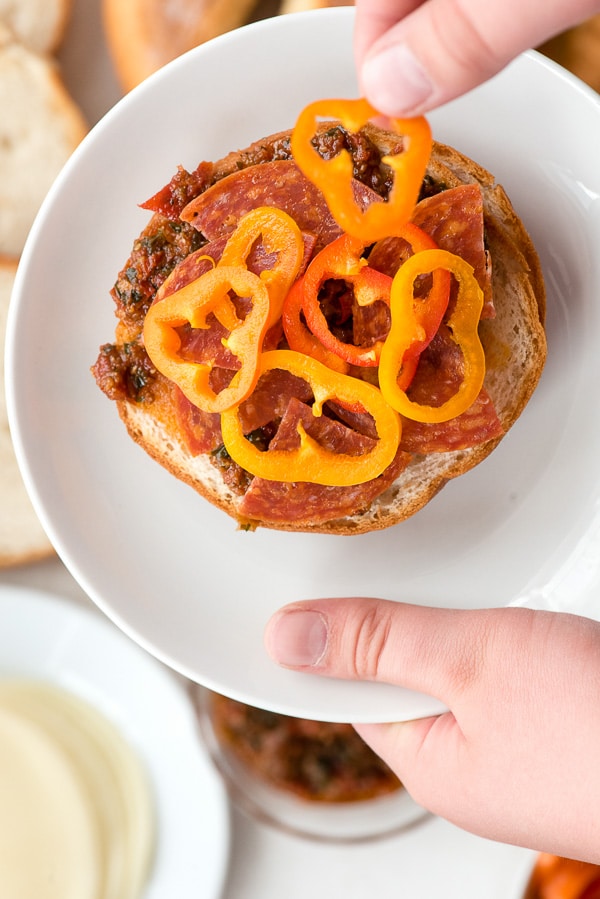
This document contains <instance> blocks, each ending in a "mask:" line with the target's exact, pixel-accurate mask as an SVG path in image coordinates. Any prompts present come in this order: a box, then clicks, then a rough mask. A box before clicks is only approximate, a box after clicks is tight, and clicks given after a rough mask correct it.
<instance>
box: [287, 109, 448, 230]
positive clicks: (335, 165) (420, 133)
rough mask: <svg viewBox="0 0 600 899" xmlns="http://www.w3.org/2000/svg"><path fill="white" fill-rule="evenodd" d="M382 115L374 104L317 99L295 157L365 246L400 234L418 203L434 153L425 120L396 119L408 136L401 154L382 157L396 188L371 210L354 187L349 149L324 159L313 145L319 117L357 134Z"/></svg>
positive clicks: (295, 140) (302, 121)
mask: <svg viewBox="0 0 600 899" xmlns="http://www.w3.org/2000/svg"><path fill="white" fill-rule="evenodd" d="M378 115H379V113H378V111H377V110H376V109H375V108H374V107H373V106H371V104H370V103H369V102H368V100H366V99H364V98H360V99H358V100H317V101H315V102H314V103H310V104H309V105H308V106H306V107H305V108H304V109H303V110H302V112H301V113H300V116H299V117H298V120H297V122H296V126H295V128H294V130H293V132H292V138H291V147H292V155H293V157H294V159H295V161H296V163H297V165H298V166H299V168H300V169H301V170H302V171H303V173H304V174H305V175H306V177H307V178H308V179H309V180H310V181H312V182H313V184H315V185H316V186H317V187H319V188H320V190H321V191H322V193H323V194H324V196H325V199H326V200H327V203H328V205H329V208H330V211H331V214H332V215H333V217H334V219H335V220H336V221H337V223H338V224H339V225H340V227H341V228H342V229H343V230H344V231H345V232H346V233H347V234H350V235H351V236H353V237H356V238H357V239H359V240H364V243H365V246H366V245H367V244H369V243H374V242H375V241H376V240H379V239H381V238H382V237H389V236H391V235H394V234H397V233H398V228H399V227H401V226H402V225H403V224H404V223H405V222H407V221H408V220H409V219H410V217H411V215H412V211H413V209H414V207H415V205H416V202H417V200H418V197H419V192H420V189H421V184H422V182H423V177H424V175H425V171H426V168H427V163H428V161H429V157H430V155H431V146H432V137H431V129H430V127H429V123H428V121H427V119H425V118H424V117H423V116H419V117H416V118H407V119H395V118H392V119H390V123H391V126H392V128H393V129H394V131H396V132H397V133H398V134H399V135H402V136H404V137H407V138H408V147H407V148H406V149H403V150H402V151H401V152H400V153H395V154H393V155H390V156H384V157H382V162H384V163H386V164H387V165H389V166H390V168H392V170H393V171H394V184H393V186H392V190H391V191H390V195H389V197H388V199H387V201H382V202H381V203H377V202H375V203H371V205H370V206H368V207H367V209H366V210H364V211H363V210H361V209H360V207H359V206H358V205H357V203H356V200H355V197H354V191H353V189H352V182H353V179H352V160H351V158H350V154H349V153H348V151H347V150H341V151H340V153H339V154H338V155H337V156H334V157H333V158H332V159H323V158H322V157H321V156H320V155H319V153H318V152H317V150H316V149H315V148H314V147H313V145H312V139H313V137H314V135H315V132H316V130H317V119H318V118H319V117H324V118H331V117H332V116H333V117H334V118H335V119H338V120H339V121H340V122H341V123H342V125H343V126H344V127H346V128H347V129H348V130H349V131H352V132H353V133H356V132H357V131H359V130H360V129H361V128H362V127H363V126H364V125H366V124H367V122H369V121H370V120H371V119H373V118H376V117H377V116H378Z"/></svg>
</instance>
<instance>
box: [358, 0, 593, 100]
mask: <svg viewBox="0 0 600 899" xmlns="http://www.w3.org/2000/svg"><path fill="white" fill-rule="evenodd" d="M599 11H600V2H599V0H557V2H555V3H546V2H545V0H487V2H482V0H462V2H452V0H356V25H355V39H354V44H355V58H356V65H357V69H358V74H359V81H360V83H361V90H362V93H363V94H364V95H365V96H366V97H367V99H368V100H369V101H370V102H371V103H372V105H373V106H375V108H376V109H378V110H379V111H380V112H382V113H385V114H386V115H390V116H397V117H402V116H409V115H421V114H423V113H426V112H428V111H429V110H431V109H434V108H435V107H436V106H440V105H441V104H442V103H445V102H447V101H448V100H452V99H453V98H454V97H458V96H460V95H461V94H463V93H466V92H467V91H468V90H470V89H471V88H474V87H476V86H477V85H478V84H481V83H482V82H483V81H485V80H487V79H488V78H490V77H491V76H492V75H495V74H496V73H497V72H499V71H500V70H501V69H502V68H503V67H504V66H505V65H506V64H507V63H508V62H509V61H510V60H511V59H513V58H514V57H515V56H517V55H518V54H519V53H521V52H522V51H523V50H526V49H528V48H530V47H535V46H538V45H539V44H540V43H542V42H543V41H545V40H546V39H547V38H550V37H552V36H553V35H555V34H558V33H559V32H561V31H563V30H565V29H567V28H569V27H570V26H572V25H575V24H577V23H579V22H582V21H584V19H587V18H588V17H590V16H592V15H593V14H594V13H596V12H599Z"/></svg>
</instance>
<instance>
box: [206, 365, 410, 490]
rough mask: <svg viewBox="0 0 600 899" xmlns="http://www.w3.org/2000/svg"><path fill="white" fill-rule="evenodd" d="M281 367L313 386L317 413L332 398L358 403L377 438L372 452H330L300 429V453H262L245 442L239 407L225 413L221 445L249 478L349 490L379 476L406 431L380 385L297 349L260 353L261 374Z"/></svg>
mask: <svg viewBox="0 0 600 899" xmlns="http://www.w3.org/2000/svg"><path fill="white" fill-rule="evenodd" d="M277 368H281V369H284V370H285V371H289V372H291V373H292V374H294V375H297V376H298V377H300V378H304V379H305V380H307V381H308V382H309V384H310V385H311V387H312V390H313V395H314V398H315V399H314V406H313V414H314V415H321V413H322V407H323V403H324V402H326V401H327V400H330V399H335V400H337V401H338V402H341V403H342V405H348V406H349V407H352V406H354V407H356V404H357V403H360V405H361V406H362V407H363V408H364V409H365V410H366V411H367V412H368V413H370V414H371V415H372V416H373V418H374V420H375V427H376V429H377V434H378V436H379V440H378V441H377V443H376V444H375V446H374V447H373V449H372V450H371V451H370V452H368V453H364V454H363V455H359V456H350V455H348V454H346V453H335V452H330V451H329V450H326V449H325V448H324V447H322V446H321V445H320V444H319V443H318V442H317V441H316V440H314V439H313V438H312V437H310V436H309V435H308V434H307V433H306V432H305V430H304V428H302V427H301V426H299V428H298V432H299V434H300V447H299V448H298V449H296V450H267V451H266V452H261V450H259V449H257V448H256V447H255V446H254V445H253V444H251V443H250V441H248V440H246V437H245V436H244V433H243V429H242V425H241V422H240V418H239V414H238V410H237V408H236V409H230V410H228V411H226V412H224V413H223V414H222V415H221V433H222V435H223V443H224V445H225V449H226V450H227V452H228V453H229V455H230V456H231V458H232V459H233V460H234V461H235V462H237V463H238V464H239V465H241V467H242V468H244V469H245V470H246V471H248V472H250V474H253V475H255V476H257V477H261V478H265V479H266V480H271V481H283V482H286V483H293V482H295V481H297V482H300V481H306V482H309V483H313V484H323V485H326V486H338V487H347V486H352V485H355V484H362V483H364V482H365V481H370V480H373V479H374V478H376V477H379V475H380V474H382V473H383V472H384V471H385V469H386V468H387V467H388V465H390V463H391V462H392V461H393V459H394V457H395V455H396V451H397V449H398V445H399V443H400V437H401V432H402V429H401V425H400V419H399V416H398V415H397V413H396V412H394V410H393V409H392V408H391V407H390V406H388V404H387V403H386V402H385V400H384V399H383V396H382V395H381V392H380V391H379V390H378V389H377V387H374V386H373V385H372V384H368V383H367V382H366V381H359V380H357V379H356V378H352V377H350V376H349V375H343V374H340V373H338V372H334V371H332V370H331V369H329V368H327V367H326V366H325V365H323V364H322V363H320V362H317V360H316V359H312V358H310V357H309V356H305V355H304V354H303V353H296V352H294V351H293V350H271V351H269V352H266V353H263V354H262V355H261V358H260V360H259V365H258V370H259V376H260V375H261V374H264V373H265V372H267V371H270V370H271V369H277Z"/></svg>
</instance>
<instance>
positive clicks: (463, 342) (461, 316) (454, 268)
mask: <svg viewBox="0 0 600 899" xmlns="http://www.w3.org/2000/svg"><path fill="white" fill-rule="evenodd" d="M438 268H443V269H446V270H447V271H448V272H451V273H452V274H453V275H454V276H455V278H456V279H457V280H458V296H457V298H456V305H455V306H454V309H453V311H452V313H451V314H450V316H449V318H448V321H447V325H448V328H449V329H450V332H451V335H452V339H453V340H454V341H455V343H456V344H457V345H458V346H459V348H460V350H461V352H462V356H463V366H464V374H463V379H462V381H461V383H460V386H459V388H458V390H457V391H456V393H454V394H453V396H451V397H450V399H449V400H447V401H446V402H445V403H442V405H440V406H426V405H421V404H420V403H415V402H413V401H412V400H410V399H409V398H408V396H407V394H406V391H405V390H404V389H402V388H401V387H400V386H399V385H398V372H399V371H400V370H401V367H402V364H403V360H404V357H405V354H406V353H407V352H409V351H410V349H411V346H412V345H413V343H414V341H415V340H417V341H420V340H422V339H424V338H425V328H424V327H423V325H422V324H421V322H420V321H419V318H418V315H417V312H416V309H415V298H414V290H413V288H414V282H415V280H416V279H417V278H418V277H419V275H423V274H428V273H429V272H434V271H435V270H436V269H438ZM390 307H391V312H392V326H391V328H390V332H389V334H388V336H387V338H386V341H385V343H384V346H383V350H382V351H381V358H380V360H379V386H380V388H381V392H382V394H383V395H384V397H385V399H386V400H387V402H388V403H389V404H390V406H392V407H393V408H394V409H396V410H397V411H398V412H399V413H400V414H401V415H404V416H405V417H406V418H410V419H412V420H413V421H422V422H436V423H437V422H443V421H449V420H450V419H452V418H456V417H457V416H458V415H461V414H462V413H463V412H465V411H466V410H467V409H468V408H469V406H471V405H472V404H473V402H474V401H475V400H476V398H477V396H478V395H479V392H480V390H481V388H482V386H483V379H484V377H485V353H484V350H483V347H482V345H481V341H480V339H479V333H478V326H479V319H480V317H481V310H482V308H483V292H482V290H481V288H480V286H479V284H478V283H477V279H476V278H475V275H474V273H473V267H472V266H470V265H469V264H468V263H467V262H465V261H464V259H461V257H460V256H456V255H454V253H449V252H448V251H447V250H439V249H438V250H423V251H422V252H419V253H415V254H414V256H411V257H410V258H409V259H407V260H406V262H404V263H403V264H402V265H401V266H400V268H399V269H398V272H397V273H396V275H395V277H394V281H393V283H392V293H391V302H390Z"/></svg>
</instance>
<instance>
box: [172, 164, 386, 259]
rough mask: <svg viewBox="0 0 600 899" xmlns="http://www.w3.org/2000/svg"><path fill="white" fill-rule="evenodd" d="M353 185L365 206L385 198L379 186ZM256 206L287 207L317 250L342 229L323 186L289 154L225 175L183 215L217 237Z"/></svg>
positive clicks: (227, 232) (208, 233)
mask: <svg viewBox="0 0 600 899" xmlns="http://www.w3.org/2000/svg"><path fill="white" fill-rule="evenodd" d="M354 190H355V194H356V197H357V202H358V203H359V204H361V205H362V206H363V207H366V206H368V205H369V204H370V203H372V202H380V201H381V197H379V196H378V195H377V194H376V193H375V191H373V190H371V188H369V187H367V186H366V185H364V184H362V183H361V182H360V181H355V182H354ZM258 206H276V207H277V208H279V209H282V210H283V211H284V212H287V214H288V215H289V216H291V217H292V218H293V219H294V221H295V222H296V224H297V225H298V227H299V228H300V230H301V231H305V232H307V233H308V234H312V235H314V236H315V238H316V246H315V251H317V252H318V250H320V249H322V248H323V247H324V246H326V245H327V244H328V243H331V241H332V240H334V239H335V238H336V237H339V236H340V234H341V233H342V232H341V229H340V227H339V225H338V224H337V223H336V222H335V221H334V219H333V216H332V215H331V213H330V211H329V207H328V206H327V203H326V201H325V197H324V196H323V194H322V193H321V191H320V190H319V189H318V188H317V187H315V185H314V184H312V183H311V182H310V181H309V180H308V178H306V177H305V176H304V175H303V174H302V172H301V171H300V169H299V168H298V166H297V165H296V163H295V162H293V161H292V160H287V159H277V160H274V161H272V162H265V163H263V164H262V165H256V166H251V167H250V168H247V169H241V170H240V171H239V172H234V173H233V174H232V175H227V177H225V178H222V179H221V180H220V181H217V182H216V184H213V185H212V187H209V188H208V190H206V191H204V193H202V194H200V196H199V197H196V199H195V200H192V201H191V203H188V205H187V206H186V207H185V209H184V210H183V212H182V213H181V218H182V219H183V221H184V222H188V223H190V224H192V225H193V226H194V227H195V228H197V229H198V231H201V232H202V234H204V236H205V237H207V238H208V239H209V240H214V239H215V238H217V237H221V236H223V235H224V234H230V233H231V232H232V231H233V230H234V228H235V226H236V224H237V222H238V221H239V219H240V218H241V217H242V216H243V215H245V214H246V213H247V212H250V210H251V209H256V208H257V207H258Z"/></svg>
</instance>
